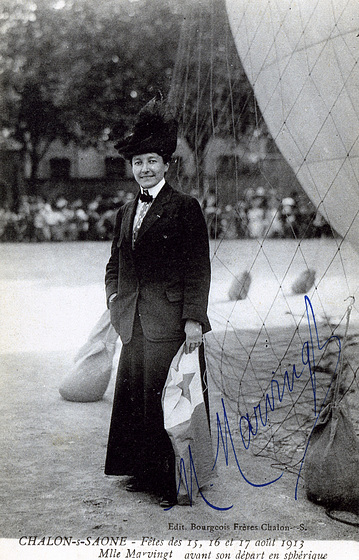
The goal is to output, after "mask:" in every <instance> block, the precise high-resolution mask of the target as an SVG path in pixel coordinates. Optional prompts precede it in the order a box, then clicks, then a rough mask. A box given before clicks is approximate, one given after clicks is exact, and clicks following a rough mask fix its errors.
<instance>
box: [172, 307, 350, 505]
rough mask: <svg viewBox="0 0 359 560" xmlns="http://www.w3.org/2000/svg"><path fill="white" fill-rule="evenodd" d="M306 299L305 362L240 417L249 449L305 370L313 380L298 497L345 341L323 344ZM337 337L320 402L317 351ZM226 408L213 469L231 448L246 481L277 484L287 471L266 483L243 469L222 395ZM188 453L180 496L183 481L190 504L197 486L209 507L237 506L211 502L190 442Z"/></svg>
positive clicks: (272, 385) (182, 469)
mask: <svg viewBox="0 0 359 560" xmlns="http://www.w3.org/2000/svg"><path fill="white" fill-rule="evenodd" d="M304 301H305V308H306V317H307V323H308V327H309V337H308V340H306V341H305V342H304V343H303V345H302V349H301V357H302V362H301V366H300V368H297V367H296V366H295V365H293V366H292V370H291V371H290V372H288V371H287V370H286V371H285V373H284V376H283V381H282V385H280V383H279V382H278V381H277V380H275V379H272V380H271V382H270V388H269V390H268V392H267V393H266V394H265V395H264V397H262V398H261V399H260V401H259V402H258V404H256V405H255V406H254V407H253V414H252V415H250V414H249V413H247V414H245V415H243V416H241V417H240V419H239V432H240V435H241V443H242V445H243V447H244V449H245V450H248V449H249V447H250V445H251V442H252V440H253V439H254V438H255V437H256V436H257V435H258V434H259V432H260V429H261V427H263V428H264V427H265V426H266V425H267V423H268V419H269V416H270V414H271V413H274V411H275V410H276V408H278V406H279V405H280V404H281V402H282V401H283V399H284V397H285V395H286V394H288V393H291V392H292V391H293V389H294V386H295V383H296V381H297V380H299V379H301V378H302V376H303V374H304V373H305V372H306V373H307V374H308V375H309V380H310V385H311V390H312V397H313V407H314V422H313V426H312V429H311V431H310V433H309V436H308V438H307V442H306V446H305V449H304V453H303V456H302V459H301V461H300V468H299V473H298V477H297V481H296V485H295V499H297V494H298V484H299V479H300V474H301V470H302V468H303V464H304V460H305V457H306V454H307V450H308V445H309V442H310V439H311V437H312V434H313V430H314V428H315V426H316V424H317V422H318V419H319V415H320V412H321V411H322V409H323V407H324V406H325V403H326V399H327V397H328V394H329V391H330V389H331V383H332V381H333V379H334V376H335V373H336V370H337V367H338V364H339V360H340V354H341V342H340V338H339V337H338V336H335V335H332V336H330V337H329V338H328V339H327V340H325V341H324V342H323V343H322V344H321V343H320V339H319V332H318V326H317V322H316V318H315V313H314V309H313V306H312V303H311V301H310V299H309V297H308V296H305V297H304ZM333 340H335V341H336V342H337V344H338V358H337V362H336V365H335V369H334V373H333V376H332V380H331V383H330V384H329V387H328V389H327V391H326V393H325V395H324V398H323V400H322V402H319V403H318V396H317V380H316V369H315V368H316V351H324V350H325V349H326V347H327V345H328V344H329V343H330V342H331V341H333ZM272 373H273V374H274V372H272ZM222 409H223V419H222V421H221V419H220V416H219V413H218V412H217V414H216V419H217V422H216V424H217V449H216V456H215V461H214V465H213V469H214V468H215V467H216V464H217V462H218V459H219V455H220V450H221V449H222V450H223V453H224V458H225V462H226V466H228V465H229V457H230V451H232V453H233V457H234V460H235V464H236V465H237V468H238V471H239V472H240V474H241V476H242V478H243V479H244V480H245V482H247V483H248V484H250V485H251V486H254V487H258V488H259V487H264V486H269V485H270V484H274V483H275V482H277V481H278V480H279V479H280V478H281V477H282V476H283V474H284V473H283V472H282V473H281V474H280V475H279V476H277V477H276V478H274V479H273V480H270V481H269V482H263V483H255V482H253V481H251V480H249V478H248V477H247V476H245V474H244V472H243V470H242V468H241V465H240V462H239V458H238V454H237V451H236V448H235V445H234V441H233V436H232V431H231V427H230V424H229V420H228V415H227V411H226V406H225V403H224V400H223V398H222ZM188 452H189V472H187V470H188V467H187V470H186V464H185V461H184V459H183V458H181V460H180V476H179V485H178V488H177V495H178V494H179V492H180V489H181V485H182V484H183V485H184V486H185V490H186V492H187V495H188V497H189V503H190V505H192V499H193V488H194V487H195V488H197V490H198V494H199V495H200V496H201V498H202V499H203V500H204V502H205V503H206V504H207V505H208V506H209V507H211V508H212V509H216V510H220V511H225V510H228V509H231V508H232V507H233V505H230V506H227V507H219V506H216V505H214V504H212V503H210V502H209V501H208V500H207V499H206V497H205V496H204V493H203V492H202V490H201V488H200V485H199V481H198V477H197V473H196V468H195V464H194V461H193V456H192V451H191V447H190V445H189V446H188ZM193 479H194V480H193ZM167 509H171V508H167Z"/></svg>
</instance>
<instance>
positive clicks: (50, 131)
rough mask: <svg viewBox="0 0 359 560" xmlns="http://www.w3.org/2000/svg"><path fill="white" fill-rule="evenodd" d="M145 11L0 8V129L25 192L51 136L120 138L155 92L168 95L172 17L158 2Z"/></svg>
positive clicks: (8, 2)
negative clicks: (10, 142)
mask: <svg viewBox="0 0 359 560" xmlns="http://www.w3.org/2000/svg"><path fill="white" fill-rule="evenodd" d="M174 6H175V4H173V7H174ZM173 7H172V8H173ZM147 8H148V3H146V1H145V0H140V1H138V2H136V3H131V2H130V1H128V0H122V1H120V2H115V1H112V0H108V1H107V2H105V3H99V2H97V1H96V0H76V1H75V2H70V1H69V0H59V1H58V2H56V3H53V4H51V3H49V2H48V1H47V0H36V3H29V2H28V0H4V1H3V3H2V4H1V6H0V35H1V43H0V46H1V51H0V72H1V76H2V89H3V104H4V106H5V110H4V111H3V112H2V115H1V121H0V126H1V129H3V130H4V129H6V132H7V135H10V136H11V137H13V138H15V139H17V140H18V141H19V142H20V143H21V145H22V153H23V155H24V157H25V156H27V157H29V159H30V161H31V181H30V186H31V187H30V188H31V190H32V192H35V189H36V177H37V170H38V165H39V162H40V161H41V158H42V157H43V156H44V155H45V153H46V150H47V149H48V147H49V145H50V144H51V142H52V141H53V140H54V139H55V138H59V139H62V140H63V141H64V142H68V141H69V140H71V139H75V140H76V141H77V142H78V143H80V144H82V145H88V144H94V145H96V144H98V143H99V142H100V141H101V140H104V139H107V138H108V136H109V132H110V130H111V129H112V128H114V126H115V125H116V127H117V133H118V134H123V132H124V131H125V129H127V128H128V126H129V125H130V123H131V122H132V120H133V117H134V115H135V114H136V113H137V112H138V110H139V108H140V107H141V105H142V104H143V103H144V101H147V100H148V98H149V96H150V95H152V94H153V92H155V91H156V89H161V90H163V91H164V93H166V92H167V91H168V88H169V84H170V78H171V72H172V66H173V63H174V58H175V53H176V48H177V38H178V30H179V26H178V22H179V17H180V16H179V14H178V13H177V12H176V9H174V8H173V9H170V6H169V4H166V3H163V2H161V0H152V1H151V9H150V10H149V9H147Z"/></svg>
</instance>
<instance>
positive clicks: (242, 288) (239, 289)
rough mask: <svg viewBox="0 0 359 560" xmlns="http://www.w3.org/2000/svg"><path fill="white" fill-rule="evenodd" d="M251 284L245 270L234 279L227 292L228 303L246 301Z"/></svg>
mask: <svg viewBox="0 0 359 560" xmlns="http://www.w3.org/2000/svg"><path fill="white" fill-rule="evenodd" d="M251 282H252V278H251V275H250V273H249V272H248V271H247V270H245V271H244V272H243V273H242V274H241V275H240V276H239V277H235V278H234V279H233V281H232V284H231V286H230V288H229V291H228V298H229V299H230V301H238V300H241V299H246V297H247V295H248V291H249V288H250V285H251Z"/></svg>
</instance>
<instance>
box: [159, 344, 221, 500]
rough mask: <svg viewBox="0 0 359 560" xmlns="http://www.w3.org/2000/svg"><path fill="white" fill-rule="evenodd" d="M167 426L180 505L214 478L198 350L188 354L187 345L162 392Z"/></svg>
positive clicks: (177, 355)
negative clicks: (174, 458)
mask: <svg viewBox="0 0 359 560" xmlns="http://www.w3.org/2000/svg"><path fill="white" fill-rule="evenodd" d="M162 408H163V416H164V426H165V429H166V431H167V433H168V435H169V437H170V439H171V442H172V446H173V450H174V453H175V457H176V483H177V495H178V496H177V497H178V501H179V503H180V502H181V500H182V499H183V500H184V501H186V499H187V500H188V498H189V500H190V502H192V497H193V493H195V492H196V491H197V490H200V489H201V488H202V487H203V486H204V485H205V484H208V482H209V481H210V480H211V479H212V478H213V476H215V473H214V471H213V465H214V460H213V452H212V441H211V435H210V430H209V421H208V416H207V411H206V406H205V402H204V398H203V391H202V382H201V371H200V363H199V355H198V348H197V349H196V350H195V351H193V352H191V353H190V354H185V352H184V344H183V345H182V346H181V347H180V349H179V350H178V352H177V354H176V355H175V357H174V358H173V360H172V363H171V366H170V369H169V372H168V376H167V380H166V383H165V386H164V388H163V392H162Z"/></svg>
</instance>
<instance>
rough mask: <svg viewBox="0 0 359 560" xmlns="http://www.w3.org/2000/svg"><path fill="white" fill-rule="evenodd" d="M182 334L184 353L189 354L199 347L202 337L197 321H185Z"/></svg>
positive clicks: (200, 327) (199, 324)
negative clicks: (184, 341)
mask: <svg viewBox="0 0 359 560" xmlns="http://www.w3.org/2000/svg"><path fill="white" fill-rule="evenodd" d="M184 332H185V333H186V344H185V349H184V351H185V353H186V354H190V353H191V352H193V350H195V349H196V348H198V347H199V346H201V344H202V340H203V335H202V325H201V323H198V322H197V321H192V320H191V319H187V321H186V324H185V327H184Z"/></svg>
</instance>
